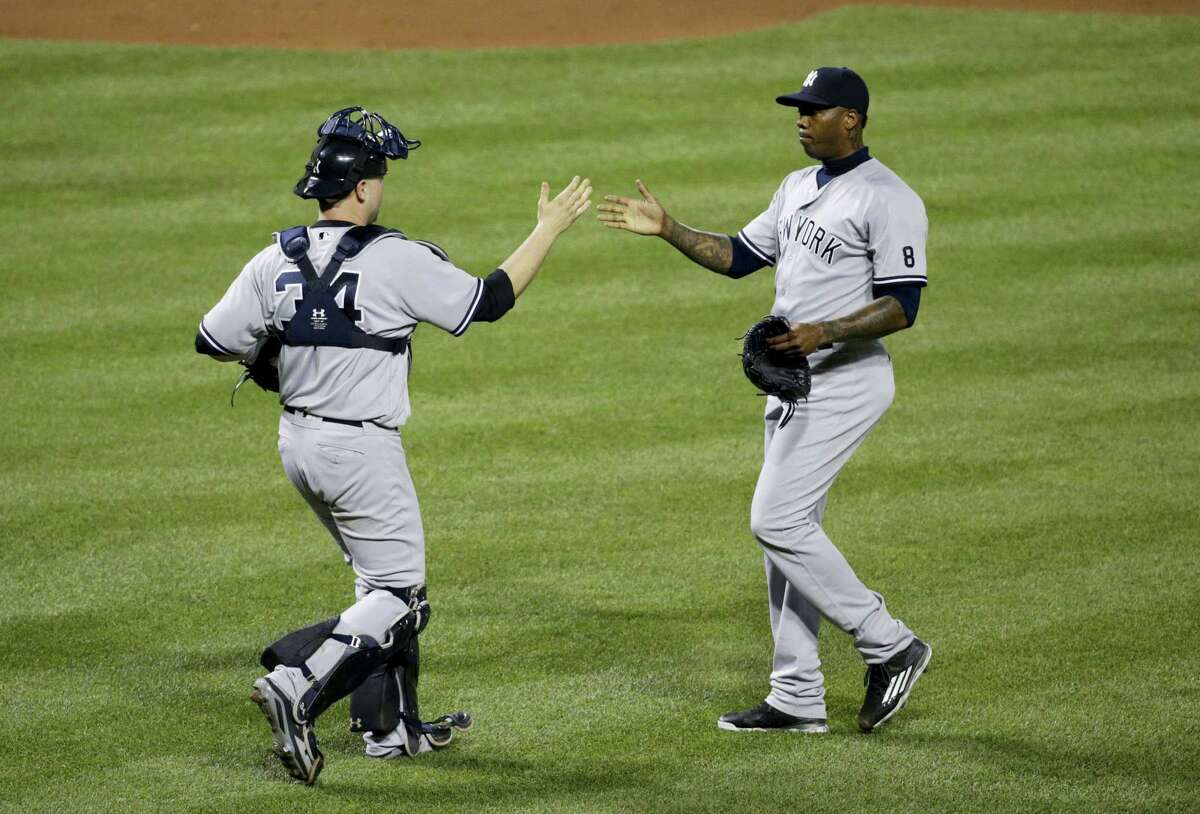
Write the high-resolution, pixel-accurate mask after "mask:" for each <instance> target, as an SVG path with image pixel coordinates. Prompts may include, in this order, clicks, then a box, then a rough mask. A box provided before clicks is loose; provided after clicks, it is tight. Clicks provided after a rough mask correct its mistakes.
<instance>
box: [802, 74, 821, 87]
mask: <svg viewBox="0 0 1200 814" xmlns="http://www.w3.org/2000/svg"><path fill="white" fill-rule="evenodd" d="M816 81H817V72H816V71H809V72H808V76H806V77H804V84H803V85H802V86H801V87H805V88H807V87H811V86H812V83H813V82H816Z"/></svg>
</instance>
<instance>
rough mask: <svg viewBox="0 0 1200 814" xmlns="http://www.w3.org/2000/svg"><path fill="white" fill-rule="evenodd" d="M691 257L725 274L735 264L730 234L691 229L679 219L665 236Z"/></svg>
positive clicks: (673, 221)
mask: <svg viewBox="0 0 1200 814" xmlns="http://www.w3.org/2000/svg"><path fill="white" fill-rule="evenodd" d="M663 237H665V238H666V239H667V242H668V243H670V244H671V245H672V246H674V247H675V248H677V249H679V251H681V252H683V253H684V254H685V255H687V257H688V258H689V259H691V260H692V261H693V262H695V263H699V264H700V265H702V266H704V267H705V268H707V269H712V270H713V271H716V272H720V273H721V274H724V273H725V272H727V271H729V267H730V266H732V265H733V244H732V243H730V242H729V236H728V235H718V234H714V233H712V232H700V231H697V230H696V229H690V228H688V227H687V226H684V225H683V224H682V223H680V222H679V221H677V220H672V221H671V227H670V229H669V230H668V231H667V233H666V234H665V235H664V236H663Z"/></svg>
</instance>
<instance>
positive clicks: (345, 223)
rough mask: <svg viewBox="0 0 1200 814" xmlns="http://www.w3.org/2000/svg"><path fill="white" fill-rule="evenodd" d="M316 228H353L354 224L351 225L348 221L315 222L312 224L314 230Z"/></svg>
mask: <svg viewBox="0 0 1200 814" xmlns="http://www.w3.org/2000/svg"><path fill="white" fill-rule="evenodd" d="M317 226H325V227H332V226H354V224H353V223H351V222H350V221H348V220H319V221H317V222H316V223H314V224H313V227H314V228H315V227H317Z"/></svg>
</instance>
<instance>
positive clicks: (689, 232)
mask: <svg viewBox="0 0 1200 814" xmlns="http://www.w3.org/2000/svg"><path fill="white" fill-rule="evenodd" d="M634 183H635V184H637V188H638V192H640V193H641V194H642V199H641V200H640V201H639V200H637V199H636V198H626V197H624V196H623V195H605V196H604V200H605V203H602V204H600V205H599V206H598V207H596V209H597V211H598V212H599V213H600V214H599V219H600V222H601V223H603V224H604V225H605V226H607V227H608V228H610V229H623V230H624V231H626V232H633V233H634V234H638V235H654V236H657V237H661V238H662V239H663V240H665V241H667V242H668V243H670V244H671V245H672V246H674V247H675V248H676V249H678V250H679V251H680V252H682V253H683V254H684V255H685V256H686V257H687V258H688V259H689V260H691V261H692V262H694V263H697V264H699V265H701V266H704V268H706V269H711V270H712V271H715V272H717V273H718V274H728V273H729V269H730V267H731V266H732V265H733V241H731V240H730V239H729V236H728V235H722V234H717V233H716V232H702V231H700V230H699V229H693V228H691V227H690V226H685V225H684V224H682V223H680V222H679V221H677V220H675V219H674V218H673V217H671V216H670V215H668V214H667V211H666V210H665V209H664V208H663V206H662V204H660V203H659V202H658V199H657V198H655V197H654V196H653V195H652V194H650V190H648V189H646V185H645V184H643V183H642V181H641V179H638V180H637V181H635V182H634Z"/></svg>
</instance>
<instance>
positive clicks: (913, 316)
mask: <svg viewBox="0 0 1200 814" xmlns="http://www.w3.org/2000/svg"><path fill="white" fill-rule="evenodd" d="M923 287H924V286H920V285H890V286H878V285H877V286H875V287H874V288H873V289H872V290H871V294H872V296H874V297H875V299H879V298H880V297H895V298H896V301H897V302H899V303H900V307H901V308H903V309H904V316H905V318H907V319H908V327H909V328H911V327H912V326H913V323H914V322H916V321H917V307H918V306H920V304H921V289H922V288H923Z"/></svg>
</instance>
